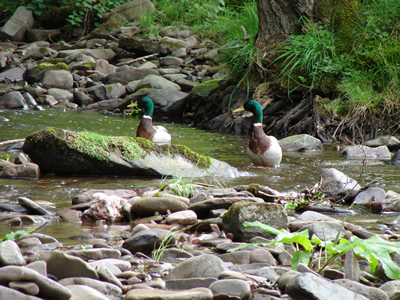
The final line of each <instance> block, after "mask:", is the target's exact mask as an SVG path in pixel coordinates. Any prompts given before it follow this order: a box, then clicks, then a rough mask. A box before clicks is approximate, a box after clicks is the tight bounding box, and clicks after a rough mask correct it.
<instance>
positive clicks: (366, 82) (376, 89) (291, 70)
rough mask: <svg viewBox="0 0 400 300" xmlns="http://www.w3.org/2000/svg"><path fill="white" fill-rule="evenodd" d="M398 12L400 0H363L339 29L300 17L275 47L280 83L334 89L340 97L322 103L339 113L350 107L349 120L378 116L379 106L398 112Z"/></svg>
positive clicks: (291, 87)
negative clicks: (296, 26) (298, 26)
mask: <svg viewBox="0 0 400 300" xmlns="http://www.w3.org/2000/svg"><path fill="white" fill-rule="evenodd" d="M399 18H400V2H399V1H396V0H367V1H362V2H361V5H360V7H359V11H358V16H356V17H355V18H354V20H352V21H351V22H347V23H346V26H344V27H343V28H341V30H340V31H336V32H335V31H333V30H332V28H331V27H326V26H321V25H318V24H314V23H312V22H311V21H309V20H306V19H303V26H302V32H301V33H300V34H292V35H290V36H288V39H287V41H286V42H285V43H284V44H283V45H282V47H280V48H279V49H278V51H279V59H278V60H276V61H275V62H274V63H277V64H278V65H279V66H280V76H279V78H278V80H279V82H280V84H281V86H282V87H285V88H287V90H288V93H289V95H290V94H291V93H292V92H293V91H294V90H296V89H302V90H303V91H309V92H315V93H320V94H321V93H334V95H336V96H337V99H339V101H336V103H335V104H334V105H330V104H329V103H326V104H325V106H326V108H327V110H329V111H331V110H332V109H333V110H334V112H335V114H336V113H337V114H338V115H339V116H344V115H346V114H348V112H349V111H350V110H351V111H352V117H353V119H352V122H356V121H357V119H358V120H364V118H365V116H370V117H371V116H375V118H377V119H382V113H383V112H386V113H387V116H388V117H393V118H395V119H396V118H398V117H397V115H396V114H395V113H394V112H395V111H397V110H398V107H399V106H400V88H399V87H400V82H399V74H400V64H399V60H398V58H399V57H400V41H399V38H398V32H399V29H400V22H398V20H399ZM342 21H343V20H342ZM333 23H335V20H334V19H333V20H332V24H333ZM338 23H340V20H338ZM333 28H336V27H335V26H333ZM337 28H340V27H337ZM345 31H346V32H345ZM346 37H347V38H346ZM349 37H351V38H349ZM343 39H347V40H343ZM351 43H352V44H351ZM343 45H349V46H348V47H344V46H343ZM397 120H398V119H397ZM393 122H396V120H393ZM382 125H383V124H382ZM391 125H393V124H392V123H389V124H388V125H386V128H390V126H391ZM395 127H396V128H397V126H395ZM395 127H393V128H395ZM380 129H384V128H380Z"/></svg>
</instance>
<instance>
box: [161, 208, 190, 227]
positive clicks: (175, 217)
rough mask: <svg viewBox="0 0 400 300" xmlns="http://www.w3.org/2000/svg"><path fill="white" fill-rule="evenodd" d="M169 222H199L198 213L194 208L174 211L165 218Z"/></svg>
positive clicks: (186, 223) (180, 223)
mask: <svg viewBox="0 0 400 300" xmlns="http://www.w3.org/2000/svg"><path fill="white" fill-rule="evenodd" d="M165 221H166V223H167V224H179V225H193V224H196V223H197V215H196V213H195V212H194V211H193V210H183V211H178V212H174V213H172V214H170V215H168V216H167V218H166V219H165Z"/></svg>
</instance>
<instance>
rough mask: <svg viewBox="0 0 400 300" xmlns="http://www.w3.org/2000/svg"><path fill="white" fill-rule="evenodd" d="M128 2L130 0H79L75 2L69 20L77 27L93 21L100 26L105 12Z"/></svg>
mask: <svg viewBox="0 0 400 300" xmlns="http://www.w3.org/2000/svg"><path fill="white" fill-rule="evenodd" d="M126 2H128V0H112V1H95V0H79V1H76V2H74V6H75V7H76V8H75V9H74V10H73V11H72V13H71V14H70V15H69V16H68V22H69V23H70V24H71V25H73V26H76V27H80V26H82V25H85V26H87V25H89V24H90V22H91V21H92V22H93V23H94V25H95V26H99V25H100V23H99V21H100V20H101V19H102V17H103V14H104V13H106V12H109V11H111V10H112V9H114V8H115V7H117V6H119V5H121V4H124V3H126Z"/></svg>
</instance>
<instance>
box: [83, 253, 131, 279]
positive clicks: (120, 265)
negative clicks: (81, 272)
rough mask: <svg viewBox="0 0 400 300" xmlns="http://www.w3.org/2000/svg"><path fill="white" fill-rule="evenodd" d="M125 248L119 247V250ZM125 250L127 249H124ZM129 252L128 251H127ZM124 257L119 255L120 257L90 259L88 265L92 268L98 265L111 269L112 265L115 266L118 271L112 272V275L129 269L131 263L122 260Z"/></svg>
mask: <svg viewBox="0 0 400 300" xmlns="http://www.w3.org/2000/svg"><path fill="white" fill-rule="evenodd" d="M109 250H116V249H109ZM123 250H125V249H124V248H122V249H121V251H123ZM116 251H118V252H120V251H119V250H116ZM125 251H127V250H125ZM127 252H129V251H127ZM124 259H126V256H125V257H121V258H112V257H110V258H102V259H99V260H96V261H92V262H90V265H91V266H92V267H94V268H97V267H99V266H105V267H107V268H108V269H110V270H111V269H112V268H113V267H115V270H116V269H118V270H119V273H118V272H115V273H114V272H112V273H113V274H114V275H116V274H120V273H121V272H125V271H129V270H130V269H131V266H132V265H131V263H130V262H129V261H126V260H124Z"/></svg>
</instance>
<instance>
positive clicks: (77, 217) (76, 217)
mask: <svg viewBox="0 0 400 300" xmlns="http://www.w3.org/2000/svg"><path fill="white" fill-rule="evenodd" d="M57 216H60V217H61V218H62V219H63V220H64V221H67V222H72V223H80V222H81V217H82V212H80V211H78V210H75V209H71V208H67V207H65V208H61V209H60V210H58V211H57Z"/></svg>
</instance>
